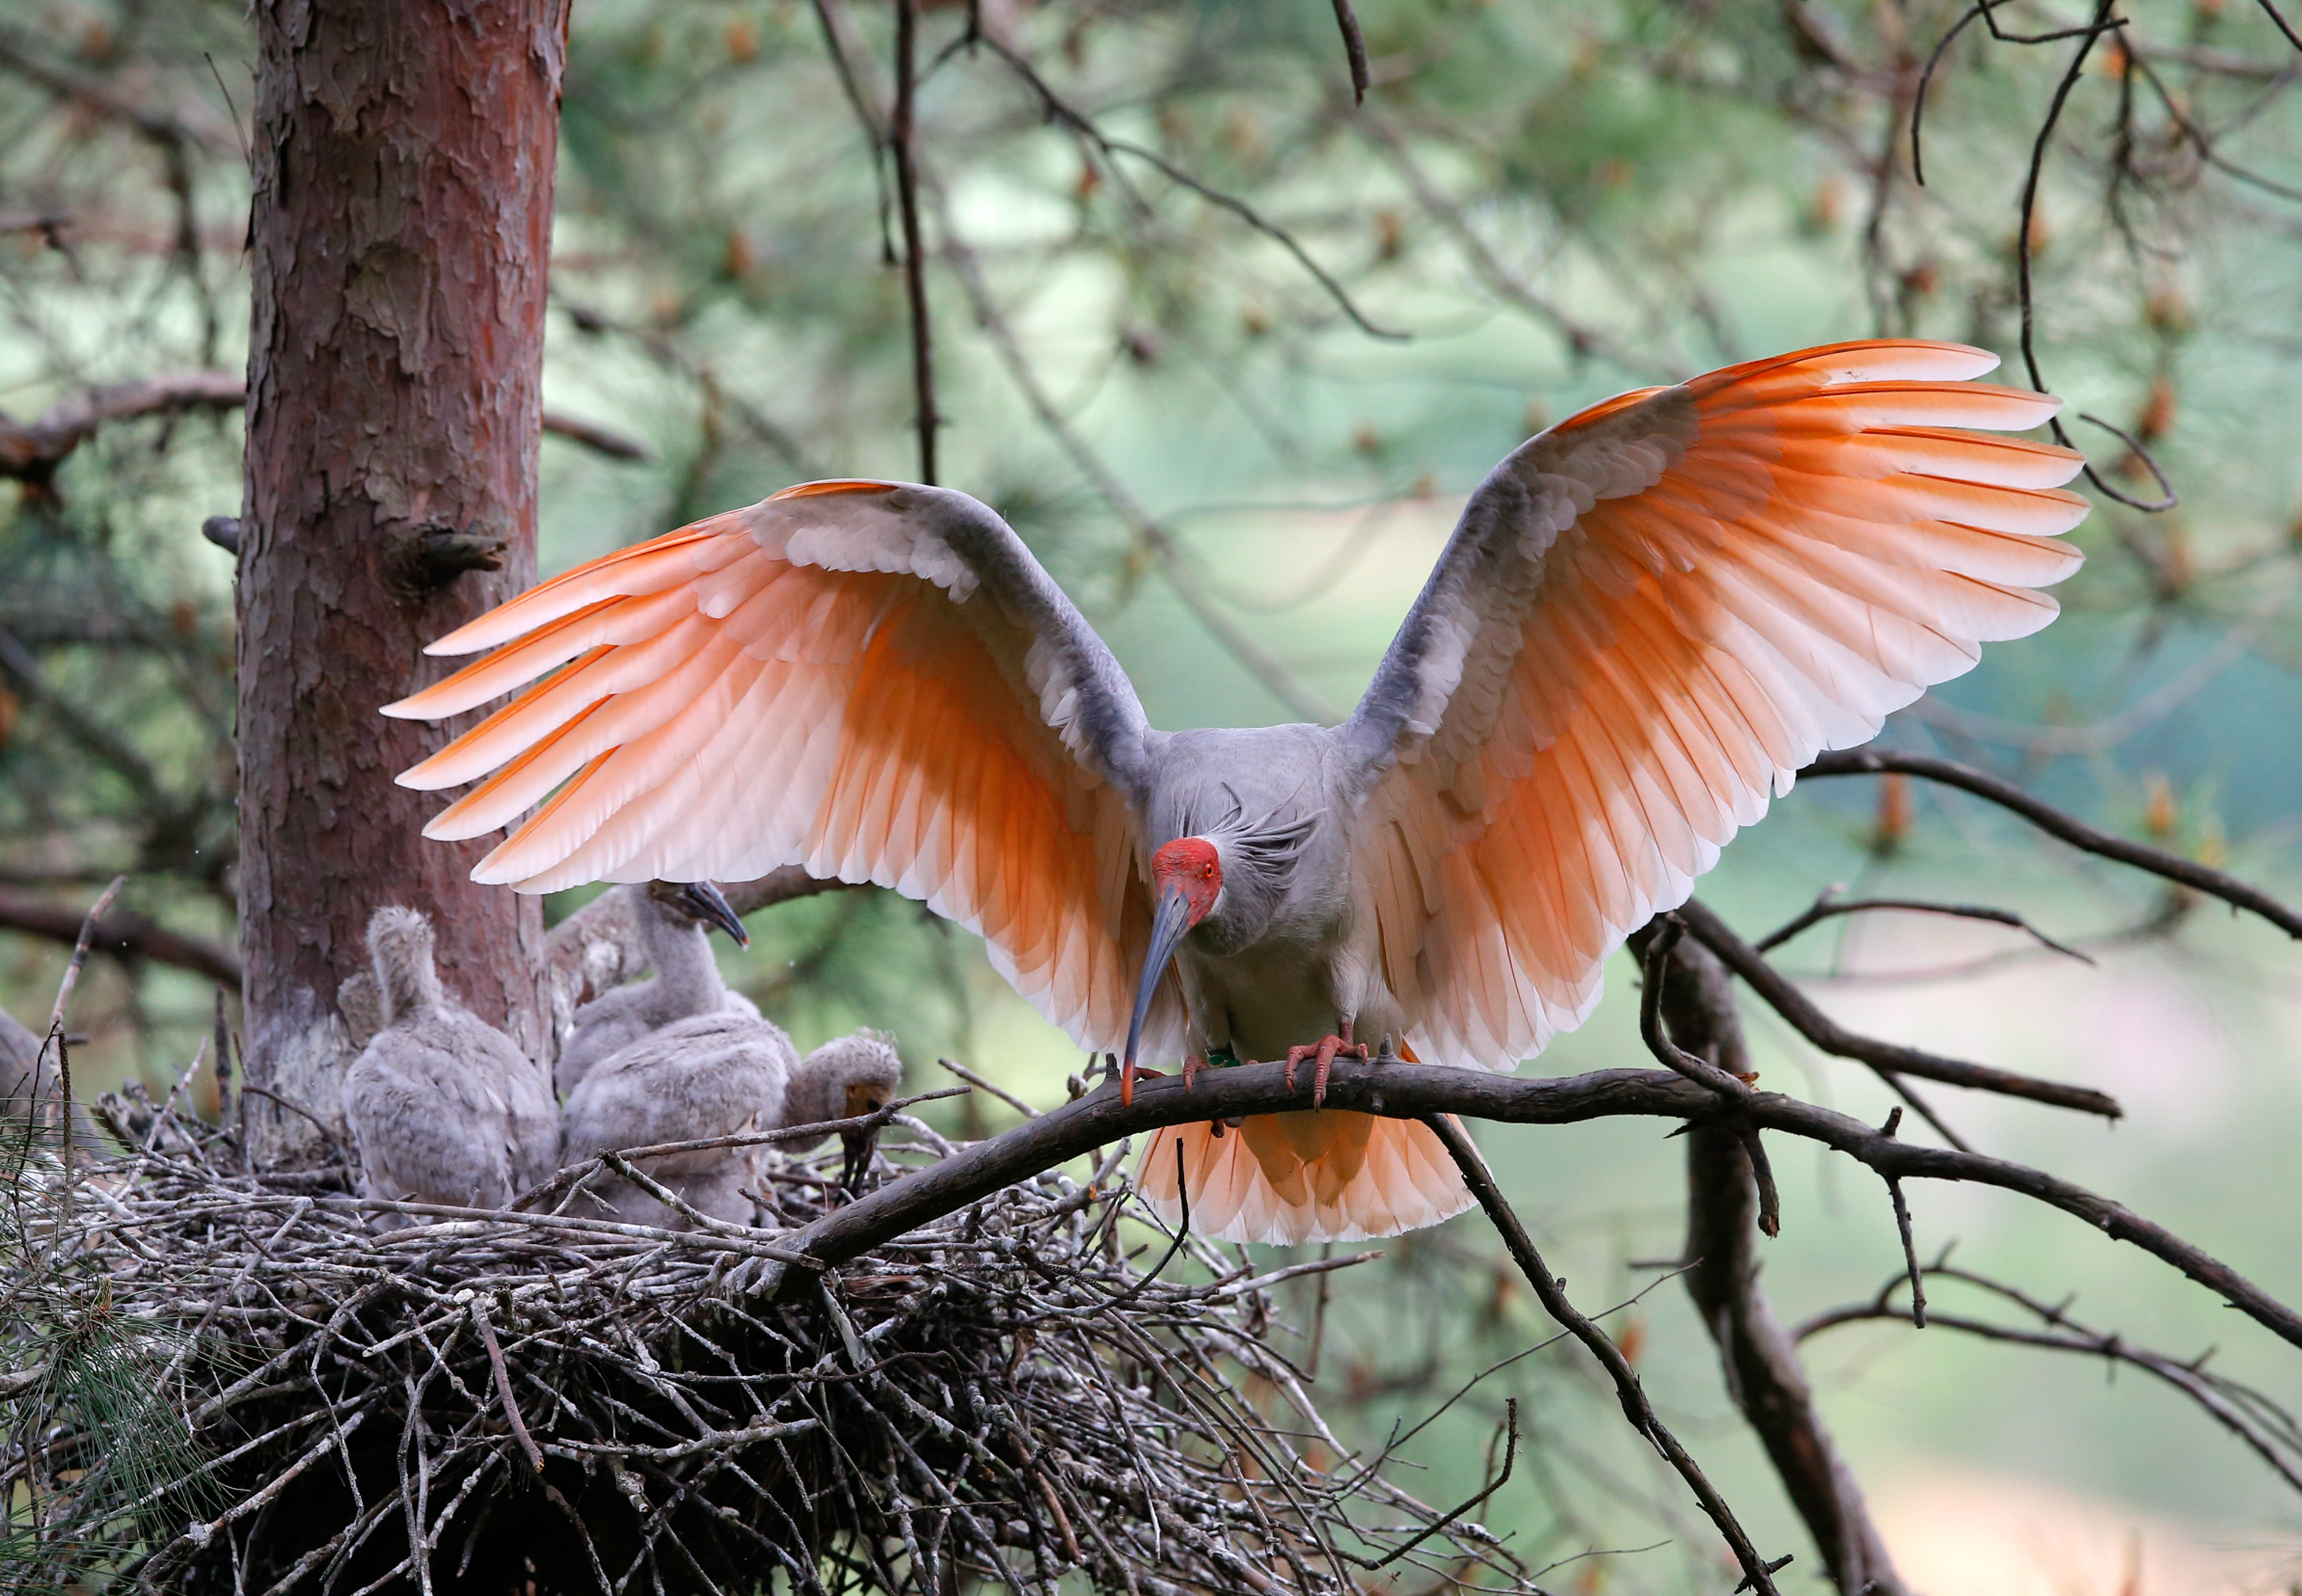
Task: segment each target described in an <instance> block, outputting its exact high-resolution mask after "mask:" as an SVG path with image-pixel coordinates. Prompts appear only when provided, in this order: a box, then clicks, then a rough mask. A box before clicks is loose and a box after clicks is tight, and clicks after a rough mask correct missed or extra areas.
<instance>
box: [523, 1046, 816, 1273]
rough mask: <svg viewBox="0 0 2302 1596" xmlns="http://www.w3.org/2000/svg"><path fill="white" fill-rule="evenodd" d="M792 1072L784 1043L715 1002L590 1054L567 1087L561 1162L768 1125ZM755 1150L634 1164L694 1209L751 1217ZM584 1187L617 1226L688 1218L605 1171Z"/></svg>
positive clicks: (712, 1150) (780, 1108)
mask: <svg viewBox="0 0 2302 1596" xmlns="http://www.w3.org/2000/svg"><path fill="white" fill-rule="evenodd" d="M799 1071H800V1061H799V1053H798V1050H797V1049H795V1048H794V1047H793V1046H792V1042H791V1038H790V1037H787V1036H786V1035H785V1034H784V1033H783V1029H782V1028H781V1027H779V1026H777V1024H775V1022H774V1021H769V1020H763V1019H761V1018H760V1016H759V1015H758V1014H756V1013H753V1014H744V1013H739V1012H735V1010H732V1009H722V1010H720V1011H718V1012H716V1013H709V1014H696V1015H692V1016H690V1017H689V1018H687V1019H685V1020H679V1021H673V1022H672V1023H671V1024H669V1025H666V1026H663V1027H661V1028H660V1029H655V1030H652V1031H651V1032H650V1033H648V1034H647V1035H645V1036H643V1037H641V1038H640V1039H639V1040H637V1041H635V1042H634V1043H632V1044H631V1045H630V1046H626V1047H625V1048H624V1049H623V1050H622V1051H620V1052H618V1053H617V1054H614V1055H612V1056H611V1057H609V1058H605V1059H602V1060H601V1061H600V1063H598V1064H596V1065H594V1066H593V1067H592V1069H591V1070H589V1071H586V1072H585V1074H584V1078H583V1079H582V1080H581V1081H579V1082H577V1083H576V1088H575V1090H573V1091H572V1092H570V1093H569V1094H568V1095H567V1113H566V1116H565V1118H564V1120H563V1121H562V1128H563V1130H564V1132H565V1138H564V1140H563V1143H562V1148H563V1151H564V1154H565V1156H566V1159H567V1162H568V1163H575V1162H576V1160H577V1159H581V1158H592V1157H597V1156H598V1155H600V1154H601V1153H608V1152H618V1151H621V1150H622V1149H624V1148H626V1147H655V1146H658V1145H660V1144H661V1143H664V1142H685V1141H708V1140H711V1139H713V1138H719V1137H728V1136H740V1135H743V1134H744V1133H746V1132H750V1131H755V1130H772V1129H773V1128H774V1127H776V1126H777V1125H778V1124H780V1123H781V1122H782V1121H783V1116H784V1112H785V1105H786V1101H787V1100H788V1096H789V1088H790V1086H791V1083H792V1081H793V1079H794V1076H795V1075H796V1074H797V1073H798V1072H799ZM762 1155H763V1148H762V1147H760V1145H758V1144H754V1145H752V1146H750V1147H706V1148H702V1149H700V1150H698V1151H694V1152H687V1153H669V1154H662V1155H657V1156H655V1157H651V1158H648V1159H644V1160H642V1161H640V1163H639V1165H638V1167H639V1168H640V1169H641V1170H642V1171H643V1172H644V1173H645V1174H647V1175H648V1176H649V1177H650V1178H651V1179H652V1180H656V1181H659V1182H660V1183H661V1184H662V1185H663V1186H664V1187H665V1188H666V1189H668V1190H669V1191H671V1192H673V1193H675V1194H676V1196H678V1197H679V1198H680V1199H681V1200H682V1201H683V1202H685V1203H686V1204H687V1205H689V1206H690V1207H693V1209H695V1210H696V1211H697V1212H698V1213H701V1214H708V1215H709V1216H710V1217H711V1218H713V1219H722V1220H727V1221H728V1222H731V1223H735V1224H751V1223H753V1222H755V1221H756V1218H757V1214H756V1213H755V1208H756V1205H755V1204H754V1203H753V1201H752V1198H751V1197H749V1196H748V1195H746V1194H747V1192H751V1191H756V1190H758V1189H759V1180H760V1158H761V1157H762ZM585 1189H586V1190H588V1191H589V1192H591V1193H592V1195H593V1196H595V1197H597V1198H598V1199H599V1201H600V1202H601V1204H602V1205H604V1207H605V1208H606V1210H607V1211H608V1212H609V1214H612V1215H613V1216H614V1217H615V1218H617V1219H619V1220H621V1221H623V1222H626V1223H627V1224H645V1225H654V1226H657V1227H659V1228H661V1229H666V1230H685V1229H687V1228H688V1226H689V1225H690V1224H691V1223H692V1222H693V1221H691V1220H690V1219H689V1218H688V1217H687V1216H686V1215H685V1214H681V1213H680V1212H679V1211H678V1210H677V1209H676V1208H673V1207H671V1206H669V1205H667V1204H665V1203H663V1202H662V1201H661V1200H660V1199H659V1198H657V1197H652V1196H651V1195H650V1194H649V1193H648V1192H647V1191H645V1190H644V1189H642V1188H640V1187H638V1186H635V1185H634V1184H633V1183H632V1182H630V1181H629V1180H624V1179H622V1178H621V1177H619V1176H618V1175H616V1174H614V1173H613V1172H602V1173H601V1174H599V1175H595V1176H593V1177H592V1179H591V1180H590V1181H589V1182H588V1183H587V1185H586V1188H585Z"/></svg>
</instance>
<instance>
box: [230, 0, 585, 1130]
mask: <svg viewBox="0 0 2302 1596" xmlns="http://www.w3.org/2000/svg"><path fill="white" fill-rule="evenodd" d="M256 29H257V38H258V52H259V54H258V62H257V68H256V122H255V148H254V160H255V169H256V170H255V178H256V186H255V206H254V212H253V215H252V218H251V222H250V227H249V254H250V259H251V264H252V268H253V274H254V279H255V313H254V325H253V330H252V336H251V339H250V342H249V353H248V457H247V469H248V483H247V500H246V504H245V508H244V512H243V515H242V517H241V528H242V531H241V542H240V547H239V836H240V855H239V857H240V865H239V869H240V888H239V898H240V932H239V936H240V950H241V954H242V957H243V960H244V962H245V963H246V967H247V986H246V1000H247V1030H246V1040H247V1048H248V1079H249V1081H250V1082H251V1083H252V1084H254V1085H255V1086H257V1087H259V1088H265V1090H267V1091H269V1092H271V1093H273V1094H275V1095H276V1096H280V1097H283V1098H285V1099H287V1100H288V1101H289V1102H290V1103H293V1104H296V1105H298V1106H300V1107H301V1108H303V1109H306V1110H307V1111H309V1112H310V1113H312V1114H313V1115H315V1117H316V1118H317V1119H319V1120H320V1121H323V1122H326V1123H328V1124H330V1125H331V1126H333V1127H340V1125H341V1105H340V1083H341V1079H342V1072H343V1068H344V1065H345V1064H346V1063H349V1049H348V1047H347V1046H346V1032H345V1029H344V1025H343V1021H342V1019H341V1017H340V1014H339V1013H338V1012H337V1004H336V989H337V986H338V984H339V983H340V982H341V981H342V980H343V979H345V978H347V977H349V976H350V975H353V974H354V973H356V972H357V971H358V970H361V969H362V968H363V967H364V963H365V948H364V945H363V940H362V937H363V930H364V928H365V922H366V920H367V917H368V915H369V913H370V912H371V911H374V909H376V908H377V907H379V906H381V905H383V904H387V903H401V904H407V905H409V906H411V907H414V908H416V909H421V910H423V911H426V912H428V913H429V914H430V915H431V916H432V917H433V921H434V923H435V925H436V927H437V928H438V932H439V947H440V955H441V973H442V975H443V976H444V977H445V979H446V980H447V983H448V986H449V989H450V990H451V991H453V992H454V993H456V994H457V995H458V996H459V997H461V998H462V1000H463V1001H464V1002H465V1003H466V1004H469V1005H470V1006H471V1008H472V1009H473V1011H474V1012H476V1013H478V1014H479V1015H480V1016H481V1017H483V1019H486V1020H488V1021H491V1022H492V1023H496V1024H500V1025H502V1026H503V1027H504V1028H505V1029H507V1030H508V1032H509V1034H510V1035H511V1036H512V1037H513V1038H514V1039H515V1040H517V1042H518V1043H519V1044H520V1045H521V1046H523V1047H525V1048H526V1049H528V1050H529V1051H530V1052H531V1053H533V1054H537V1055H538V1056H542V1050H543V1046H544V1041H545V1027H546V1019H545V1015H546V1008H545V1004H544V999H543V991H544V987H543V985H542V977H541V953H542V922H541V919H540V915H539V912H538V909H537V906H536V903H535V901H534V900H533V899H532V898H522V897H519V896H517V895H515V894H513V893H512V892H510V891H509V890H508V889H506V888H504V887H500V886H491V887H483V886H475V885H474V884H473V883H472V882H471V880H470V879H469V878H468V872H469V870H470V869H471V866H472V864H473V862H474V861H475V860H476V859H477V858H478V857H479V854H480V853H482V852H483V850H484V849H485V847H486V846H487V845H488V844H486V842H485V841H480V842H475V843H472V844H463V845H449V844H440V843H431V842H425V841H424V840H423V839H422V838H421V837H420V836H418V832H419V831H420V829H421V827H422V826H423V824H424V819H426V818H427V817H428V815H429V814H430V812H431V811H433V809H435V808H436V807H437V805H438V800H437V799H436V798H435V797H433V795H430V794H416V793H410V792H407V791H404V790H403V789H401V788H399V787H398V786H395V785H393V783H392V779H391V778H392V777H393V775H394V774H395V773H396V772H398V771H399V770H401V769H405V768H406V767H407V766H408V765H410V764H412V763H414V762H415V761H416V760H418V759H420V758H422V757H423V756H424V755H425V754H426V753H429V752H432V751H433V749H435V748H437V747H438V746H439V745H440V743H441V730H440V729H439V728H437V727H430V726H424V725H420V724H411V723H408V722H404V721H391V720H385V719H383V718H381V717H379V716H378V715H377V714H376V709H377V707H378V706H379V705H381V704H383V703H387V702H389V701H391V700H392V699H395V698H398V697H400V696H401V695H402V694H404V693H408V692H410V691H411V690H413V689H414V688H416V687H418V686H420V685H424V684H425V683H426V682H430V681H433V680H436V679H437V678H438V677H439V676H440V675H441V674H442V673H443V670H444V668H445V664H446V662H442V661H435V660H430V659H425V658H424V656H423V655H422V653H421V652H420V650H421V649H422V647H423V645H424V643H428V642H429V641H431V640H432V639H433V638H435V637H437V636H439V635H440V634H441V633H443V632H446V631H448V630H449V628H450V627H452V626H456V625H458V623H460V622H463V621H465V620H468V619H470V618H471V617H474V616H475V615H478V614H479V613H480V612H481V611H483V610H484V609H488V608H489V607H490V606H491V605H493V604H496V603H499V602H500V601H502V600H504V599H506V598H508V597H509V596H510V595H511V594H513V593H514V592H517V591H519V590H520V589H521V588H523V587H525V585H527V584H528V583H530V582H531V581H532V580H533V577H534V575H535V471H536V453H537V445H538V440H539V439H540V437H541V427H542V393H541V389H542V365H543V318H544V289H545V281H546V274H547V270H548V266H549V260H550V229H551V196H552V170H553V163H554V160H555V157H556V155H557V152H558V147H559V93H560V78H561V72H562V69H563V66H564V63H565V60H566V48H567V0H259V3H258V4H257V5H256ZM258 1106H259V1107H261V1108H265V1109H267V1110H268V1123H267V1124H266V1125H265V1131H266V1134H265V1136H263V1137H262V1138H260V1142H261V1144H262V1146H263V1147H265V1149H266V1150H267V1151H268V1152H269V1153H270V1154H271V1155H273V1156H274V1157H281V1156H292V1155H295V1154H297V1153H298V1152H299V1151H301V1150H303V1149H305V1148H307V1147H309V1146H310V1145H311V1144H312V1143H313V1142H314V1141H315V1140H316V1133H315V1131H314V1130H312V1128H311V1127H310V1126H309V1125H308V1124H307V1122H306V1121H304V1120H303V1119H302V1117H301V1116H300V1115H298V1114H296V1113H292V1112H290V1111H287V1110H284V1109H280V1108H276V1107H272V1106H270V1105H264V1104H259V1105H258Z"/></svg>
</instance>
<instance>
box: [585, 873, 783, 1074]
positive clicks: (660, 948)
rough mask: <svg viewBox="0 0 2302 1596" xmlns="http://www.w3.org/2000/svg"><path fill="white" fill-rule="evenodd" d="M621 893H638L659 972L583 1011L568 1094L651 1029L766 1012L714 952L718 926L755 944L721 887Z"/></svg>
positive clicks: (656, 885)
mask: <svg viewBox="0 0 2302 1596" xmlns="http://www.w3.org/2000/svg"><path fill="white" fill-rule="evenodd" d="M615 890H616V891H618V892H620V893H625V894H627V895H630V898H631V907H632V918H633V920H634V922H636V924H637V925H638V928H639V934H640V941H641V943H642V944H643V945H644V946H645V947H646V949H647V951H648V962H650V963H651V964H652V965H653V966H654V967H655V973H654V974H653V975H651V976H650V977H648V978H647V979H645V980H639V981H634V982H632V983H631V984H630V985H628V986H624V987H617V988H616V989H615V990H614V991H612V992H606V993H602V994H601V995H600V996H598V997H596V998H594V999H593V1000H592V1001H591V1002H590V1003H587V1004H584V1006H583V1007H582V1008H579V1009H577V1010H576V1014H575V1020H574V1029H573V1030H572V1031H571V1032H570V1033H569V1035H568V1037H567V1046H566V1047H564V1048H563V1049H561V1050H560V1054H559V1068H558V1069H557V1070H556V1071H554V1079H555V1082H556V1084H557V1085H558V1086H559V1095H560V1096H563V1097H573V1096H575V1094H576V1087H577V1086H578V1085H580V1084H582V1082H583V1079H584V1076H585V1075H586V1074H588V1073H589V1072H590V1071H591V1070H592V1067H593V1066H594V1065H596V1064H598V1063H600V1062H601V1060H603V1059H606V1058H608V1057H609V1056H611V1055H612V1054H618V1053H620V1052H622V1051H623V1050H624V1049H625V1048H626V1047H628V1046H631V1045H632V1044H633V1043H634V1042H636V1041H638V1040H639V1039H640V1038H641V1037H644V1036H646V1035H648V1034H649V1033H650V1032H651V1031H655V1030H660V1029H662V1028H663V1027H665V1026H667V1025H672V1024H676V1022H678V1021H682V1020H689V1019H693V1018H694V1017H696V1016H697V1015H703V1014H716V1013H718V1012H721V1011H723V1010H725V1011H727V1012H732V1013H735V1014H740V1015H743V1016H744V1017H746V1018H748V1019H752V1020H757V1019H758V1018H759V1017H760V1009H759V1005H758V1004H755V1003H753V1002H752V1000H751V999H750V998H748V997H745V996H744V995H743V994H742V993H740V992H730V991H729V990H728V989H727V983H726V982H725V981H723V980H721V979H719V964H718V961H717V960H716V959H714V958H713V957H712V956H711V944H710V928H711V927H712V926H718V928H720V929H721V930H723V931H725V932H727V935H728V936H730V937H733V938H735V945H736V946H738V947H749V946H751V945H752V938H751V937H750V935H749V934H748V933H747V932H745V931H744V922H743V920H741V919H739V918H738V917H737V916H736V913H735V908H734V906H733V905H731V904H730V903H728V902H727V897H726V896H725V895H723V894H722V893H721V892H720V890H719V889H718V887H717V886H713V885H712V884H711V883H710V882H709V881H650V882H647V883H645V884H643V885H634V886H619V887H617V888H616V889H615Z"/></svg>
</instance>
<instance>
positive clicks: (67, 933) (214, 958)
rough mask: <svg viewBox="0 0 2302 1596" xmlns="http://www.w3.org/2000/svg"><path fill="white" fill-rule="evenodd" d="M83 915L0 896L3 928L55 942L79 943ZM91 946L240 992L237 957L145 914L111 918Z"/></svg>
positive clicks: (10, 895)
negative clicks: (148, 961)
mask: <svg viewBox="0 0 2302 1596" xmlns="http://www.w3.org/2000/svg"><path fill="white" fill-rule="evenodd" d="M81 918H82V917H81V916H80V914H78V913H77V912H75V911H72V910H69V909H62V908H58V907H57V906H56V905H55V904H53V903H36V902H34V901H32V900H31V899H29V898H20V897H18V896H16V895H14V894H13V893H0V929H6V930H11V931H21V932H23V933H25V934H26V935H28V936H32V937H44V938H46V940H48V941H50V942H62V943H66V944H70V943H71V942H73V941H75V940H77V939H78V937H79V935H80V921H81ZM88 945H89V946H90V947H92V948H93V949H95V950H96V951H97V952H98V953H110V954H111V955H112V956H113V958H115V959H120V960H123V961H130V960H136V959H149V960H151V961H153V962H155V963H158V964H167V965H172V966H173V967H174V968H176V969H178V970H191V971H193V972H195V973H196V974H199V975H204V976H206V977H207V978H208V979H210V980H214V981H220V982H222V983H223V985H225V986H227V987H231V988H232V989H233V990H234V991H238V990H239V958H238V956H237V955H235V954H233V953H230V952H229V951H227V950H225V949H223V948H221V947H218V946H217V945H215V944H214V943H212V942H206V941H203V940H201V939H200V938H198V937H187V936H183V935H181V933H179V932H175V931H171V930H169V929H168V928H165V927H164V926H162V925H160V924H159V923H158V922H157V921H155V920H150V919H148V918H147V917H146V916H144V915H141V914H128V913H119V914H107V915H105V917H104V918H103V919H102V920H98V921H97V924H96V928H95V932H94V936H93V938H92V939H91V941H90V942H89V944H88Z"/></svg>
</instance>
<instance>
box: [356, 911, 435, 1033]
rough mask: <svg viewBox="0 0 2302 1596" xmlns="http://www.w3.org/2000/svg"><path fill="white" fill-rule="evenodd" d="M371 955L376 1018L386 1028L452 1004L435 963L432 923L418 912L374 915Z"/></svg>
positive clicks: (370, 931)
mask: <svg viewBox="0 0 2302 1596" xmlns="http://www.w3.org/2000/svg"><path fill="white" fill-rule="evenodd" d="M367 952H368V958H369V961H370V962H372V963H373V964H374V967H375V987H376V999H377V1012H376V1015H375V1017H376V1018H377V1019H379V1020H380V1021H382V1025H391V1024H393V1023H395V1022H398V1021H407V1020H408V1019H411V1018H413V1017H414V1016H416V1015H418V1014H423V1013H427V1012H430V1011H432V1010H433V1009H436V1008H438V1007H440V1005H441V1004H442V1003H444V1002H445V1001H446V1000H447V994H446V993H445V992H444V991H443V990H442V989H441V986H440V971H439V968H438V966H437V965H436V964H435V963H434V962H433V939H432V922H431V921H430V920H426V919H425V918H424V916H423V915H422V914H420V913H419V912H417V911H416V910H413V909H403V908H399V907H398V906H397V905H392V906H389V907H386V908H382V909H379V910H377V911H375V912H374V914H372V915H370V916H369V917H368V921H367ZM379 1029H381V1028H380V1027H379Z"/></svg>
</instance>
